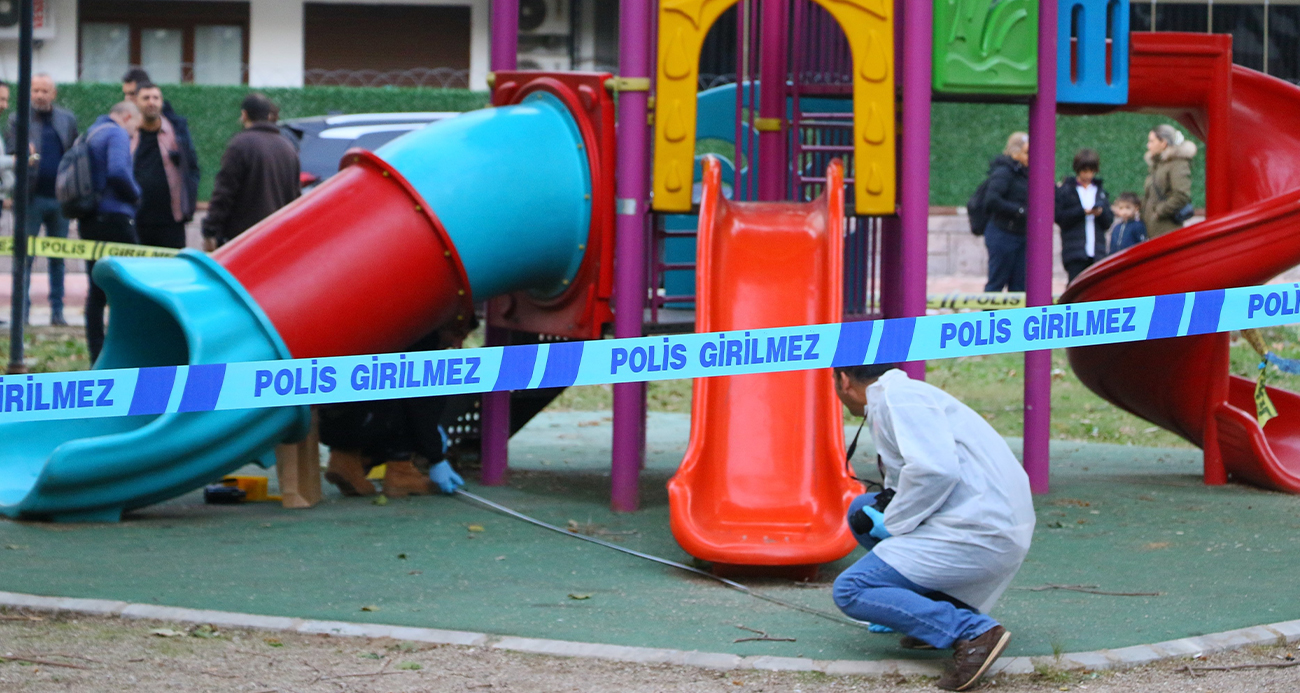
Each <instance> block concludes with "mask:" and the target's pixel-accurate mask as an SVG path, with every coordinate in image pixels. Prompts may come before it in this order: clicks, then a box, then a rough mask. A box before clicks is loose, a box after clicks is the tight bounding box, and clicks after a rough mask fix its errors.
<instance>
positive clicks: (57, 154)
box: [5, 73, 77, 325]
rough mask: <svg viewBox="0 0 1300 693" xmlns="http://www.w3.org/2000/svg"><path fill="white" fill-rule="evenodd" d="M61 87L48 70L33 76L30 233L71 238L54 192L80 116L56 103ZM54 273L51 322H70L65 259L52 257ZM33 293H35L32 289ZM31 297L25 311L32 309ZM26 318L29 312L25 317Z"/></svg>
mask: <svg viewBox="0 0 1300 693" xmlns="http://www.w3.org/2000/svg"><path fill="white" fill-rule="evenodd" d="M58 95H59V90H58V87H56V86H55V85H54V79H53V78H51V77H50V76H49V75H47V74H45V73H41V74H37V75H32V119H31V129H30V131H29V132H30V135H29V137H30V146H29V147H28V149H29V151H28V154H29V158H28V164H29V171H30V173H29V175H28V179H27V180H28V181H29V183H28V190H27V192H28V203H27V236H28V237H29V238H30V237H35V236H38V235H40V232H41V227H42V226H44V227H45V234H46V235H47V236H57V237H59V238H67V237H68V220H67V219H66V218H64V216H63V212H62V211H61V210H60V209H59V200H58V198H56V197H55V195H54V179H55V178H56V177H57V176H58V173H59V161H60V160H61V159H62V158H63V153H64V152H66V151H68V149H70V148H71V147H72V143H73V142H74V141H75V140H76V139H77V117H76V116H74V115H72V111H69V110H67V109H66V108H60V107H59V106H57V105H55V103H54V100H55V99H57V98H58ZM17 116H18V113H17V112H16V111H15V112H13V113H10V114H9V128H8V129H7V130H6V133H5V153H7V154H16V152H14V150H13V147H14V130H15V125H16V120H17ZM48 262H49V268H50V269H49V272H50V324H52V325H67V324H68V323H67V321H65V320H64V319H63V260H60V259H58V258H49V259H48ZM31 263H32V258H31V257H28V258H27V268H26V275H25V277H24V278H25V279H26V283H27V285H28V286H29V287H30V285H31V273H32V264H31ZM27 295H28V296H30V295H31V292H30V291H28V292H27ZM30 310H31V300H30V299H28V301H27V307H26V310H25V312H30ZM23 319H24V320H26V319H27V318H26V315H24V316H23Z"/></svg>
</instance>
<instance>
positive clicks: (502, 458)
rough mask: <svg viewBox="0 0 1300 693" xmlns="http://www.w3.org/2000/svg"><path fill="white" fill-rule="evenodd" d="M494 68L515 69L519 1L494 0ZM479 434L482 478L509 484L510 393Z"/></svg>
mask: <svg viewBox="0 0 1300 693" xmlns="http://www.w3.org/2000/svg"><path fill="white" fill-rule="evenodd" d="M491 30H492V38H491V50H492V58H491V62H490V67H491V69H492V70H513V69H515V65H516V64H517V61H518V53H519V0H492V22H491ZM485 342H486V343H487V345H488V346H497V345H501V344H504V343H505V342H506V330H504V329H502V328H499V327H491V326H489V327H488V328H487V335H486V339H485ZM479 415H480V419H479V435H480V446H481V447H480V452H479V456H480V459H481V460H482V465H483V466H482V470H481V471H480V472H479V481H480V483H482V484H483V485H485V486H500V485H501V484H504V483H506V471H507V469H508V468H509V465H510V393H509V392H488V393H484V395H483V400H482V409H481V410H480V411H479Z"/></svg>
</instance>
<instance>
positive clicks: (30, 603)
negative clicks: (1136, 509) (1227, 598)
mask: <svg viewBox="0 0 1300 693" xmlns="http://www.w3.org/2000/svg"><path fill="white" fill-rule="evenodd" d="M0 606H5V607H10V608H18V609H31V610H35V611H49V612H69V613H78V614H90V615H94V616H117V617H119V618H139V619H153V620H158V621H171V622H176V623H195V624H203V623H208V624H212V625H216V626H226V627H228V628H252V629H256V630H270V631H282V632H283V631H288V632H293V633H303V634H307V635H334V636H339V637H361V638H393V639H396V640H410V641H413V642H427V643H436V644H440V645H462V646H468V647H490V648H493V649H497V650H508V651H512V652H528V653H531V654H544V655H551V656H555V657H587V658H593V659H607V660H612V661H618V662H631V663H635V664H676V665H681V666H693V667H702V668H705V669H717V670H724V671H729V670H736V669H758V670H763V671H819V672H822V673H824V674H830V675H836V676H882V675H886V674H903V675H921V676H938V675H940V674H941V673H943V669H944V667H945V666H946V661H944V660H909V659H880V660H849V659H830V660H827V659H806V658H803V657H770V656H755V657H742V656H740V655H734V654H728V653H725V652H699V651H689V652H688V651H685V650H671V649H661V648H654V647H629V646H625V645H604V644H601V643H588V642H573V641H569V640H549V639H545V638H522V637H516V636H512V635H489V634H487V633H473V632H469V631H460V630H441V629H438V628H413V627H410V626H388V625H383V624H376V623H352V622H347V621H316V620H311V619H302V618H285V617H283V616H259V615H257V614H241V613H237V612H233V611H208V610H205V609H186V608H181V607H174V606H156V605H153V604H132V603H130V602H118V601H111V600H107V599H76V598H72V597H41V596H37V595H32V594H21V593H18V592H0ZM1297 640H1300V620H1295V621H1281V622H1279V623H1271V624H1268V625H1263V626H1252V627H1250V628H1241V629H1238V630H1229V631H1224V632H1222V633H1211V634H1209V635H1201V636H1198V637H1194V638H1180V639H1178V640H1167V641H1165V642H1158V643H1153V644H1150V645H1134V646H1132V647H1124V648H1120V649H1115V650H1094V651H1091V652H1071V653H1068V654H1063V655H1061V656H1060V657H1007V658H1005V659H1001V660H999V661H998V663H997V665H996V666H995V667H994V671H995V672H997V673H1007V674H1029V673H1033V671H1034V668H1035V667H1036V666H1051V667H1056V668H1059V669H1071V670H1084V671H1099V670H1103V669H1123V668H1127V667H1135V666H1141V665H1143V664H1150V663H1152V662H1157V661H1160V660H1164V659H1177V658H1181V657H1190V656H1194V655H1198V654H1211V653H1214V652H1223V651H1226V650H1235V649H1240V648H1243V647H1249V646H1251V645H1274V644H1280V643H1289V642H1295V641H1297Z"/></svg>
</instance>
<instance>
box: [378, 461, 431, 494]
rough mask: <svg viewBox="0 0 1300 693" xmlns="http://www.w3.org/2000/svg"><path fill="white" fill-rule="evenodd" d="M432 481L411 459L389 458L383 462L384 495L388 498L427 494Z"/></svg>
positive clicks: (429, 491) (429, 492)
mask: <svg viewBox="0 0 1300 693" xmlns="http://www.w3.org/2000/svg"><path fill="white" fill-rule="evenodd" d="M432 493H433V482H431V481H429V477H427V476H425V475H423V474H421V473H420V472H419V470H417V469H416V468H415V464H414V463H413V462H412V461H411V460H389V461H388V462H386V463H385V464H384V495H385V496H388V497H389V498H404V497H406V496H428V495H430V494H432Z"/></svg>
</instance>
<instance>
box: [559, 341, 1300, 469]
mask: <svg viewBox="0 0 1300 693" xmlns="http://www.w3.org/2000/svg"><path fill="white" fill-rule="evenodd" d="M1263 334H1264V337H1265V340H1266V341H1268V342H1269V346H1270V348H1271V349H1272V350H1273V351H1274V352H1275V353H1277V354H1279V355H1281V356H1286V357H1288V358H1296V359H1300V328H1294V327H1280V328H1272V329H1269V330H1264V331H1263ZM1258 364H1259V357H1258V356H1257V355H1256V354H1255V352H1254V350H1252V349H1251V348H1250V346H1249V345H1248V344H1246V342H1245V341H1244V340H1241V339H1239V338H1238V339H1234V341H1233V345H1232V349H1231V366H1230V369H1231V372H1232V373H1234V374H1236V375H1241V376H1244V377H1249V378H1254V377H1255V374H1256V373H1257V371H1256V367H1257V366H1258ZM926 378H927V380H928V381H929V382H930V383H932V384H934V385H935V386H937V387H939V388H942V389H943V390H945V391H947V392H949V393H951V394H952V395H953V396H954V397H956V398H957V399H959V400H961V401H962V402H965V403H966V404H967V405H969V406H970V407H971V408H972V409H974V410H975V411H976V412H978V413H979V414H980V415H981V416H983V417H984V418H985V420H987V421H988V422H989V423H990V424H991V425H992V426H993V428H994V429H996V430H997V431H998V432H999V433H1001V434H1002V435H1004V436H1009V437H1020V436H1023V435H1024V409H1023V407H1024V388H1025V378H1024V357H1023V356H1022V355H1021V354H997V355H993V356H968V357H962V358H957V359H946V360H943V361H930V362H929V363H927V364H926ZM1269 384H1271V385H1274V386H1277V387H1281V388H1285V389H1288V390H1297V391H1300V376H1294V375H1286V374H1283V373H1279V372H1278V371H1277V370H1276V369H1271V370H1270V373H1269ZM647 404H648V408H649V410H650V411H652V412H671V413H679V414H688V413H690V411H691V381H689V380H669V381H661V382H653V383H650V384H649V386H648V388H647ZM612 406H613V389H612V388H611V387H610V386H609V385H592V386H585V387H573V388H569V389H568V390H566V391H565V393H564V394H563V395H561V396H560V397H559V398H558V399H556V400H555V402H553V403H552V404H551V406H550V409H552V410H555V411H608V410H610V409H611V408H612ZM845 421H846V423H849V424H856V423H857V421H858V419H856V418H855V417H852V416H849V415H847V414H846V415H845ZM1052 438H1054V439H1056V440H1075V441H1082V442H1088V443H1112V444H1117V445H1137V446H1143V447H1175V448H1187V447H1191V443H1188V442H1187V441H1186V440H1184V439H1182V438H1180V437H1178V436H1176V435H1174V434H1173V433H1170V432H1168V431H1166V430H1164V429H1162V428H1158V427H1156V426H1154V425H1152V424H1150V423H1148V422H1146V421H1144V420H1142V419H1140V418H1138V417H1136V416H1133V415H1132V414H1129V413H1128V412H1125V411H1123V410H1121V409H1119V408H1117V407H1115V406H1114V405H1112V404H1110V403H1109V402H1107V401H1106V400H1103V399H1102V398H1100V397H1098V396H1097V395H1095V394H1093V392H1092V391H1091V390H1089V389H1088V388H1087V387H1085V386H1084V385H1083V383H1082V382H1080V381H1079V379H1078V378H1077V377H1076V376H1075V374H1074V371H1072V370H1071V369H1070V365H1069V362H1068V361H1067V359H1066V355H1065V352H1064V351H1059V350H1058V351H1054V352H1052Z"/></svg>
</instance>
